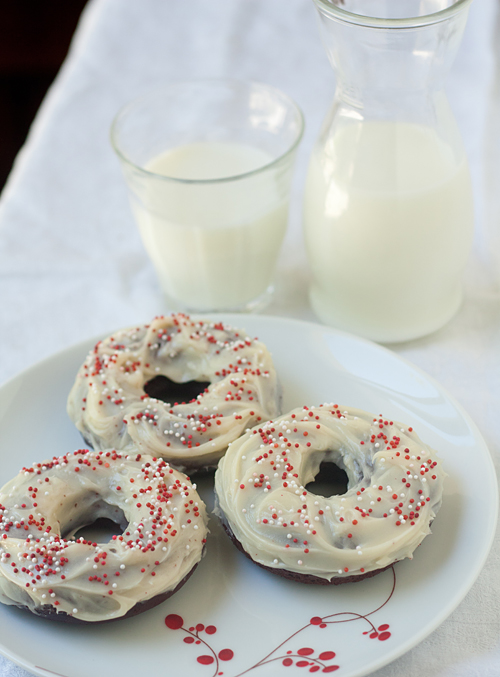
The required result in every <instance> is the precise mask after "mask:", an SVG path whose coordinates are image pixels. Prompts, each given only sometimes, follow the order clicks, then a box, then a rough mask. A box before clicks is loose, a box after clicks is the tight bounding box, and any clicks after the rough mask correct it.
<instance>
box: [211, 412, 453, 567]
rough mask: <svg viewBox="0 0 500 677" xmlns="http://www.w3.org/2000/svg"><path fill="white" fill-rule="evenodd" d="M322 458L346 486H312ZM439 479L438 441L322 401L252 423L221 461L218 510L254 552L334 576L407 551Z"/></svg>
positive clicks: (417, 538) (426, 518) (264, 560)
mask: <svg viewBox="0 0 500 677" xmlns="http://www.w3.org/2000/svg"><path fill="white" fill-rule="evenodd" d="M406 431H407V432H406ZM410 433H411V434H410ZM321 463H330V464H333V465H336V466H338V467H340V468H341V469H343V470H345V472H346V473H347V476H348V480H349V484H348V489H347V491H346V492H345V493H344V494H343V495H336V494H335V493H334V492H333V491H332V493H333V495H332V496H327V497H324V496H320V495H315V494H314V493H313V492H314V484H312V481H313V480H314V477H315V476H316V475H317V474H318V471H319V467H320V464H321ZM232 478H237V482H233V479H232ZM443 479H444V472H443V470H442V469H441V463H440V461H439V460H438V458H437V456H436V453H435V452H434V450H432V449H430V448H429V447H426V446H425V444H423V443H422V441H420V440H419V439H418V437H417V436H416V435H415V433H414V432H413V431H411V430H409V429H408V428H407V427H405V426H403V425H402V424H400V423H394V422H393V421H392V420H390V419H389V418H386V417H383V416H373V415H372V414H368V413H367V412H363V411H360V410H356V409H346V408H344V407H339V406H338V405H336V404H324V405H321V406H320V407H303V408H301V409H295V410H294V411H292V412H290V413H288V414H286V415H284V416H282V417H280V418H277V419H274V420H271V421H268V422H266V423H264V424H262V425H260V426H256V427H254V428H253V429H252V430H250V431H249V432H248V433H247V434H246V435H245V436H244V437H242V438H240V439H239V440H237V441H236V442H234V443H233V444H232V445H231V447H230V449H229V450H228V452H227V454H226V456H225V457H224V458H223V459H222V460H221V461H220V464H219V468H218V470H217V473H216V482H215V485H216V492H217V495H218V501H219V508H218V512H219V515H220V516H221V518H222V519H223V521H225V522H227V523H228V526H229V527H230V529H231V531H232V532H233V533H234V535H235V537H236V538H237V540H239V541H240V542H241V543H242V545H243V547H244V548H245V549H246V550H247V552H249V553H257V554H254V555H253V557H254V559H256V560H257V561H258V562H259V563H261V564H264V565H265V566H269V567H271V568H272V567H273V566H276V562H279V567H280V568H284V569H287V570H289V571H295V572H299V573H302V574H303V573H307V571H310V572H311V573H314V575H316V576H321V577H324V578H329V579H330V578H332V577H338V576H340V577H343V576H347V575H348V576H352V575H358V574H361V573H364V572H366V571H372V570H376V569H380V568H383V567H385V566H387V565H388V564H390V563H391V562H393V561H396V560H399V559H402V558H404V557H411V556H412V553H413V551H414V550H415V548H416V547H417V546H418V545H419V543H420V542H421V541H422V540H423V538H424V537H425V536H426V535H427V534H428V533H429V523H430V522H431V521H432V520H433V518H434V516H435V514H436V512H437V510H438V509H439V506H440V503H441V497H442V485H443ZM306 485H307V488H306ZM401 488H402V489H403V491H401ZM297 555H298V556H299V558H297ZM339 572H340V573H339Z"/></svg>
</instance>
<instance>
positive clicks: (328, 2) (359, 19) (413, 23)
mask: <svg viewBox="0 0 500 677" xmlns="http://www.w3.org/2000/svg"><path fill="white" fill-rule="evenodd" d="M337 1H339V2H342V0H337ZM335 2H336V0H314V3H315V5H316V7H317V9H318V10H319V11H320V12H321V13H322V14H324V15H326V16H328V17H329V18H331V19H336V20H338V21H343V22H345V23H350V24H356V25H358V26H366V27H369V28H392V29H401V28H420V27H422V26H429V25H432V24H436V23H440V22H441V21H446V20H447V19H449V18H450V17H452V16H454V15H455V14H458V13H459V12H461V11H463V10H465V9H467V8H468V6H469V5H470V4H471V2H472V0H456V2H454V3H453V5H450V6H449V7H446V8H445V9H441V10H439V11H438V12H433V13H432V14H425V15H423V16H414V17H405V18H404V19H391V18H384V17H372V16H367V15H363V14H355V13H354V12H349V11H348V10H346V9H343V8H342V7H340V6H339V5H337V4H334V3H335Z"/></svg>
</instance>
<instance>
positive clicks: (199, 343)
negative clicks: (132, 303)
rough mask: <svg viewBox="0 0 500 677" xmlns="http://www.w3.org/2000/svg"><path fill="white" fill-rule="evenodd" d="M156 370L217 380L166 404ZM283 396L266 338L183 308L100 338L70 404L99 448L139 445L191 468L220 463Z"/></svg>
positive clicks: (186, 378)
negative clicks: (155, 387) (151, 392)
mask: <svg viewBox="0 0 500 677" xmlns="http://www.w3.org/2000/svg"><path fill="white" fill-rule="evenodd" d="M156 376H166V377H168V378H169V379H171V380H172V381H174V382H177V383H185V382H190V381H202V382H203V381H204V382H209V383H210V385H209V386H208V387H207V388H206V390H205V391H204V392H202V393H201V394H200V395H198V397H197V398H196V399H195V400H192V401H190V402H188V403H174V402H172V403H166V402H163V401H161V400H159V399H155V398H154V397H149V396H148V395H147V394H146V393H145V391H144V386H145V384H146V383H148V382H149V381H151V380H152V379H153V378H154V377H156ZM279 402H280V393H279V388H278V382H277V377H276V371H275V369H274V366H273V363H272V359H271V356H270V354H269V351H268V350H267V348H266V347H265V346H264V344H263V343H261V342H259V341H257V340H256V339H252V338H250V337H248V336H247V334H246V333H245V332H244V331H242V330H240V329H233V328H231V327H229V326H225V325H223V324H221V323H217V322H208V321H203V322H199V321H194V320H191V319H190V318H189V317H187V316H185V315H181V314H178V315H172V316H168V317H157V318H155V319H154V320H153V321H152V322H151V323H150V324H149V325H146V326H144V327H138V328H132V329H126V330H123V331H118V332H116V333H115V334H113V336H111V337H109V338H107V339H106V340H105V341H101V342H99V343H98V344H97V345H96V346H95V348H94V349H93V350H91V351H90V353H89V354H88V356H87V358H86V360H85V362H84V364H83V365H82V367H81V369H80V370H79V373H78V375H77V377H76V381H75V384H74V385H73V388H72V390H71V393H70V395H69V398H68V405H67V408H68V413H69V416H70V418H71V419H72V420H73V422H74V423H75V425H76V427H77V428H78V430H80V432H81V433H82V435H83V437H84V438H85V440H86V441H87V443H88V444H90V445H91V446H92V447H93V448H94V449H102V448H108V447H112V448H115V449H124V450H126V449H134V448H138V449H139V450H140V451H142V452H144V453H150V454H153V455H154V456H161V457H163V458H165V459H167V460H168V461H169V462H170V463H171V464H172V465H173V466H174V467H176V468H179V469H181V470H186V469H188V470H192V469H193V468H195V469H196V468H199V467H209V466H214V465H216V464H217V461H218V460H219V458H220V457H221V456H222V455H223V454H224V453H225V451H226V449H227V445H228V444H229V443H230V442H231V441H232V440H235V439H236V438H238V437H239V436H240V435H241V434H242V433H243V432H244V431H245V430H246V429H247V428H249V427H251V426H253V425H255V424H256V423H258V422H259V421H266V420H268V419H269V418H272V417H274V416H277V415H278V414H279V413H280V411H279Z"/></svg>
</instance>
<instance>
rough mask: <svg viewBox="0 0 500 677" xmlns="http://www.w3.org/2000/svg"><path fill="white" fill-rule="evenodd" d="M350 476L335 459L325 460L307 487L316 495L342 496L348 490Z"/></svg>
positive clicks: (327, 496) (307, 489)
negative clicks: (334, 461)
mask: <svg viewBox="0 0 500 677" xmlns="http://www.w3.org/2000/svg"><path fill="white" fill-rule="evenodd" d="M348 483H349V478H348V476H347V473H346V471H345V470H343V469H342V468H340V467H339V466H338V465H337V464H336V463H333V461H323V462H322V463H321V464H320V466H319V472H318V474H317V475H316V477H315V478H314V480H313V481H312V482H309V484H306V486H305V489H306V491H308V492H309V493H310V494H314V495H315V496H324V497H326V498H329V497H330V496H341V495H342V494H345V493H346V492H347V488H348Z"/></svg>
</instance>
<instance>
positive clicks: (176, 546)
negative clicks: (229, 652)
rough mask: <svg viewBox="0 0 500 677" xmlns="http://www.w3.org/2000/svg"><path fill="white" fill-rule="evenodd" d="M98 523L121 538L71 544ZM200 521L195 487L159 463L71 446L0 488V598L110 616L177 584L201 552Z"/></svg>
mask: <svg viewBox="0 0 500 677" xmlns="http://www.w3.org/2000/svg"><path fill="white" fill-rule="evenodd" d="M99 517H108V518H110V519H113V520H114V521H116V522H121V526H122V527H123V528H124V531H123V534H122V535H120V536H113V537H112V539H111V540H110V541H109V543H101V544H97V543H90V542H88V541H85V540H84V539H77V540H72V538H71V537H72V535H73V534H74V533H75V532H76V531H77V530H78V529H79V528H80V527H82V526H84V525H87V524H91V523H93V522H94V521H95V520H96V519H97V518H99ZM206 525H207V517H206V511H205V505H204V503H203V502H202V500H201V499H200V497H199V496H198V494H197V492H196V487H195V486H194V485H192V484H191V482H190V481H189V479H188V478H187V477H186V476H185V475H183V474H182V473H180V472H178V471H177V470H174V469H173V468H171V467H170V466H169V465H168V464H167V463H165V461H163V460H157V459H153V458H152V457H150V456H146V455H142V456H141V455H140V454H134V455H132V456H129V455H126V454H123V453H119V452H116V451H112V450H107V451H100V452H89V451H86V450H80V451H76V452H74V453H71V454H67V455H65V456H61V457H58V458H56V457H55V458H53V459H52V460H51V461H46V462H44V463H35V464H33V465H32V466H30V467H28V468H23V470H21V472H20V473H19V474H18V475H17V476H16V477H15V478H14V479H12V480H11V481H10V482H8V483H7V484H6V485H5V486H4V487H3V488H2V489H1V490H0V601H1V602H3V603H5V604H16V605H21V606H27V607H28V608H29V609H30V610H36V609H40V607H43V606H44V605H52V606H53V608H54V609H55V610H57V611H58V612H61V611H63V612H65V613H66V614H69V615H70V616H74V617H76V618H78V619H81V620H84V621H102V620H110V619H113V618H119V617H121V616H123V615H124V614H126V613H127V611H128V610H129V609H131V608H132V607H134V606H135V604H137V603H139V602H144V601H146V600H149V599H151V598H153V597H155V596H156V595H160V594H162V593H165V592H168V591H172V590H174V589H175V588H176V586H177V585H178V584H179V583H180V582H181V581H182V580H183V578H184V577H185V576H186V575H187V574H189V572H190V571H191V570H192V569H193V567H194V566H195V565H196V564H197V563H198V561H199V560H200V558H201V556H202V552H203V548H204V544H205V539H206V535H207V526H206ZM63 536H64V538H63Z"/></svg>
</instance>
